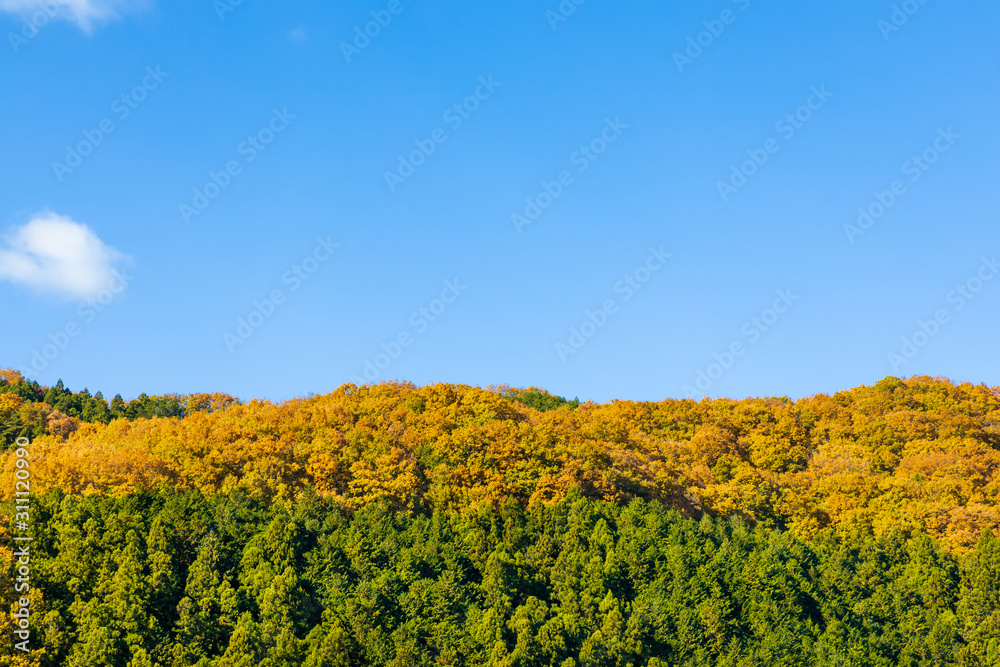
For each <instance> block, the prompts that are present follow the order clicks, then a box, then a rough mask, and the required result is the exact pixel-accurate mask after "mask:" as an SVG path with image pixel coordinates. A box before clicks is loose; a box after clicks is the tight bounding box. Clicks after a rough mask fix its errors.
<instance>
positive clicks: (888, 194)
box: [844, 126, 962, 244]
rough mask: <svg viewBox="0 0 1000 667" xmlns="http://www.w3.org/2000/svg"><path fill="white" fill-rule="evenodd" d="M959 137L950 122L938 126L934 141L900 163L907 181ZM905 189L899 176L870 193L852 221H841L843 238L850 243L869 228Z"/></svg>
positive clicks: (946, 149)
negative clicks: (864, 204)
mask: <svg viewBox="0 0 1000 667" xmlns="http://www.w3.org/2000/svg"><path fill="white" fill-rule="evenodd" d="M961 138H962V135H960V134H956V133H955V131H954V130H952V129H951V126H949V127H948V129H947V130H945V129H944V128H938V136H937V138H936V139H935V140H934V143H932V144H931V145H930V146H928V147H927V148H925V149H924V150H923V151H922V152H921V153H919V154H917V155H914V156H913V157H911V158H910V159H909V160H907V161H906V162H904V163H903V166H902V167H901V169H902V171H903V175H904V176H909V177H910V178H909V180H910V182H911V183H916V182H917V181H919V180H920V178H921V177H922V176H923V175H924V174H925V173H926V172H927V171H928V170H929V169H930V168H931V167H932V166H933V165H934V163H936V162H937V161H938V160H939V159H940V158H941V156H942V155H944V154H945V153H947V152H948V151H949V150H951V147H952V146H954V145H955V142H957V141H958V140H959V139H961ZM907 192H908V190H907V187H906V183H904V182H903V181H902V180H901V179H896V180H894V181H893V182H892V183H890V184H889V188H888V189H887V190H876V191H875V192H874V193H873V194H874V197H875V198H874V200H873V201H872V202H871V203H869V204H868V205H867V206H859V207H858V218H857V220H856V221H855V224H853V225H852V224H851V223H846V224H845V225H844V233H845V234H846V235H847V240H848V241H850V242H851V244H853V243H854V239H856V238H857V237H859V236H862V235H864V233H865V232H867V231H868V230H869V229H871V228H872V227H873V226H874V225H875V223H876V222H878V221H879V220H880V219H881V218H882V216H884V215H885V214H886V213H887V212H888V211H889V209H890V208H892V207H893V205H894V204H895V203H896V202H897V201H899V198H900V197H902V196H903V195H905V194H906V193H907Z"/></svg>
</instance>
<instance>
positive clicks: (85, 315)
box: [25, 270, 135, 376]
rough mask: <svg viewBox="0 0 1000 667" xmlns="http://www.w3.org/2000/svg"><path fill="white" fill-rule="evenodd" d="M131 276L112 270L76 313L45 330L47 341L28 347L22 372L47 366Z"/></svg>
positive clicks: (30, 371) (116, 294)
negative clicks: (64, 322) (29, 355)
mask: <svg viewBox="0 0 1000 667" xmlns="http://www.w3.org/2000/svg"><path fill="white" fill-rule="evenodd" d="M133 280H135V276H133V275H129V274H128V273H126V272H125V271H124V270H122V271H117V270H115V271H112V272H111V280H109V281H108V284H107V285H106V286H105V287H104V288H103V289H101V290H100V291H99V292H98V293H97V294H95V295H94V296H92V297H90V298H88V299H85V300H84V301H81V302H80V303H79V304H77V307H76V317H74V318H73V319H71V320H68V321H67V322H66V324H64V325H63V326H62V327H60V328H59V329H57V330H55V331H52V332H49V335H48V337H47V338H48V342H47V343H44V344H43V345H42V346H41V347H40V348H34V349H32V350H31V364H30V365H29V366H28V368H27V369H26V370H25V375H31V376H36V375H37V374H39V373H41V372H42V371H44V370H45V369H46V368H48V367H49V364H50V363H52V362H53V361H55V360H56V358H57V357H58V356H59V355H60V354H62V352H63V351H64V350H65V349H66V348H67V347H69V344H70V343H71V342H72V341H73V339H74V338H76V337H78V336H79V335H80V334H81V333H83V330H84V328H85V326H86V325H88V324H90V323H91V322H93V321H94V320H96V319H97V316H98V315H100V314H101V313H103V312H104V311H105V309H106V308H107V307H108V306H110V305H111V303H112V302H113V301H114V300H115V297H117V296H120V295H121V294H122V292H124V291H125V288H126V287H128V286H129V283H131V282H132V281H133Z"/></svg>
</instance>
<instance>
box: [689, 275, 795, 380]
mask: <svg viewBox="0 0 1000 667" xmlns="http://www.w3.org/2000/svg"><path fill="white" fill-rule="evenodd" d="M775 294H776V295H777V296H776V298H775V299H774V301H773V302H772V303H771V305H770V307H768V308H765V309H764V310H763V311H761V313H760V315H759V316H754V317H751V318H750V319H749V320H748V321H747V322H745V323H744V324H743V326H742V327H740V333H741V334H742V335H743V337H742V338H737V339H735V340H733V341H732V342H731V343H730V344H729V345H727V346H726V348H725V349H724V350H723V351H722V352H716V353H715V354H713V355H712V358H713V359H714V360H715V361H713V362H711V363H709V364H708V366H706V367H705V368H703V369H702V368H699V369H697V371H696V372H695V381H694V385H690V384H686V385H684V386H683V387H681V391H682V392H684V396H685V397H687V398H693V399H697V398H698V397H699V395H700V396H705V394H704V393H701V394H699V393H698V392H699V391H701V392H706V391H708V390H709V389H711V388H712V386H713V385H714V384H715V383H716V382H718V381H719V380H720V379H721V378H722V376H723V375H725V374H726V372H727V371H729V370H730V369H731V368H732V367H733V366H734V365H735V364H736V360H737V359H739V358H740V357H742V356H743V355H744V354H746V353H747V350H748V349H749V346H750V345H753V344H754V343H756V342H757V341H758V340H760V339H761V336H763V335H764V334H765V333H766V332H768V331H770V330H771V329H772V328H773V327H774V325H775V324H777V322H778V320H780V319H781V316H782V315H784V314H785V313H787V312H788V311H789V310H791V309H792V307H793V306H794V305H795V302H796V301H798V300H799V299H800V298H801V297H799V296H796V295H795V294H792V290H791V289H784V290H777V291H776V292H775Z"/></svg>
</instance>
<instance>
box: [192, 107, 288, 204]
mask: <svg viewBox="0 0 1000 667" xmlns="http://www.w3.org/2000/svg"><path fill="white" fill-rule="evenodd" d="M294 119H295V115H294V114H290V113H288V107H283V108H282V109H280V110H279V109H277V108H275V109H272V110H271V119H270V120H269V121H268V122H267V123H266V124H265V125H264V126H263V127H262V128H260V129H259V130H257V132H255V133H254V134H251V135H249V136H247V138H246V139H244V140H243V141H241V142H240V145H239V146H237V147H236V153H237V155H239V156H240V157H242V158H243V160H242V162H241V161H240V160H235V159H234V160H230V161H229V162H227V163H226V164H225V166H224V167H223V168H222V169H220V170H219V171H209V172H208V180H207V181H205V184H204V185H202V186H201V187H197V188H194V190H193V192H194V196H193V197H192V199H191V201H190V203H188V202H181V203H180V204H179V205H178V207H177V208H178V211H180V214H181V219H183V220H184V222H186V223H190V222H191V218H193V217H194V216H197V215H201V214H202V213H203V212H204V211H205V209H207V208H208V207H209V205H210V204H211V203H212V201H214V200H215V199H217V198H218V197H219V195H221V194H222V192H223V191H224V190H225V189H226V188H228V187H229V186H230V184H231V183H232V182H233V179H234V178H236V177H237V176H239V175H240V174H242V173H243V167H244V166H245V165H248V164H250V163H251V162H253V161H254V160H256V159H257V156H258V155H260V154H261V153H263V152H264V151H265V150H267V147H268V146H269V145H271V142H273V141H274V140H275V138H276V137H277V136H278V135H279V134H281V133H282V132H284V131H285V130H286V129H287V128H288V125H289V124H290V123H291V121H292V120H294Z"/></svg>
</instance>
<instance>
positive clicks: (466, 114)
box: [385, 74, 503, 192]
mask: <svg viewBox="0 0 1000 667" xmlns="http://www.w3.org/2000/svg"><path fill="white" fill-rule="evenodd" d="M501 85H503V84H502V83H500V82H497V81H494V80H493V75H492V74H490V75H489V76H488V77H483V76H481V77H479V85H478V86H476V89H475V90H474V91H472V94H471V95H469V96H468V97H466V98H465V99H463V100H462V101H461V102H456V103H455V104H453V105H451V106H450V107H448V108H447V109H445V111H444V113H443V114H441V119H442V120H443V121H444V122H445V123H447V124H448V127H450V128H451V130H452V131H453V132H454V131H456V130H458V128H460V127H462V124H463V123H465V121H467V120H469V119H470V118H472V114H474V113H475V112H476V111H478V110H479V107H480V105H481V104H482V103H483V102H485V101H486V100H488V99H490V97H492V96H493V93H494V92H496V89H497V88H499V87H500V86H501ZM446 141H448V133H447V132H446V131H445V130H444V128H442V127H439V128H436V129H434V131H432V132H431V133H430V136H429V137H428V138H426V139H417V140H415V141H414V142H413V143H414V145H415V146H416V148H415V149H414V150H412V151H410V152H409V153H408V154H407V155H405V156H404V155H400V156H399V164H398V166H397V167H396V169H395V170H394V171H386V172H385V182H386V185H388V186H389V190H390V191H391V192H395V191H396V186H398V185H400V184H401V183H403V182H405V181H406V179H408V178H409V177H410V176H413V174H415V173H416V171H417V169H418V168H419V167H420V166H421V165H423V164H424V163H425V162H426V161H427V158H429V157H430V156H431V155H433V154H434V151H436V150H437V147H438V146H439V145H441V144H443V143H444V142H446Z"/></svg>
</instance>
